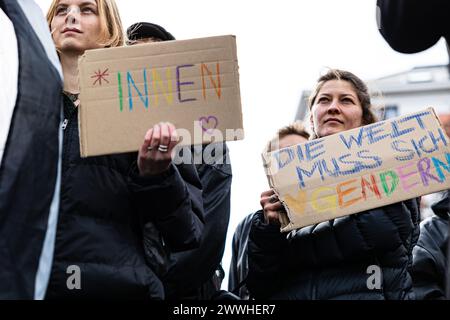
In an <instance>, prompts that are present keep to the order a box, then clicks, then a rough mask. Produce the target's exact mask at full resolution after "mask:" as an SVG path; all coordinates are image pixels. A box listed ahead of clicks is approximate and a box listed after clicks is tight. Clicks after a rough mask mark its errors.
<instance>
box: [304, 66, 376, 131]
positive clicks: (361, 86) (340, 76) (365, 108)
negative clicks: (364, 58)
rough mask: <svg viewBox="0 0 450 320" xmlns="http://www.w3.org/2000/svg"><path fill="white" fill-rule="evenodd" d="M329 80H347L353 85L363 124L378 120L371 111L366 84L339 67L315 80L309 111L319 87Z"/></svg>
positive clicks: (309, 100)
mask: <svg viewBox="0 0 450 320" xmlns="http://www.w3.org/2000/svg"><path fill="white" fill-rule="evenodd" d="M331 80H343V81H347V82H349V83H350V84H351V85H352V86H353V88H354V89H355V92H356V95H357V96H358V99H359V101H360V103H361V106H362V124H363V125H367V124H371V123H374V122H377V121H378V120H377V117H376V115H375V114H374V113H373V111H372V103H371V101H370V94H369V89H368V88H367V85H366V84H365V83H364V81H362V80H361V79H360V78H358V77H357V76H355V75H354V74H353V73H351V72H349V71H344V70H339V69H330V70H329V71H328V72H327V73H326V74H324V75H323V76H321V77H320V78H319V79H318V80H317V85H316V87H315V89H314V90H313V92H312V93H311V95H310V96H309V99H308V107H309V110H310V111H311V109H312V107H313V106H314V103H315V102H316V98H317V95H318V94H319V91H320V89H322V87H323V85H324V84H325V82H327V81H331Z"/></svg>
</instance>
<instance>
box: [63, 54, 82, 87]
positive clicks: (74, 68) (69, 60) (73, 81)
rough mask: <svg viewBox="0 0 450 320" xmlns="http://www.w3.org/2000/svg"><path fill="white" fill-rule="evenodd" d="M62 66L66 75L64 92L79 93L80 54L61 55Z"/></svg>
mask: <svg viewBox="0 0 450 320" xmlns="http://www.w3.org/2000/svg"><path fill="white" fill-rule="evenodd" d="M59 57H60V60H61V66H62V70H63V75H64V91H67V92H70V93H79V92H80V88H79V86H78V57H79V55H78V54H65V53H60V56H59Z"/></svg>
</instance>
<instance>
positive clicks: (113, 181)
mask: <svg viewBox="0 0 450 320" xmlns="http://www.w3.org/2000/svg"><path fill="white" fill-rule="evenodd" d="M47 20H48V23H49V26H50V29H51V32H52V36H53V40H54V42H55V45H56V48H57V50H58V53H59V57H60V61H61V65H62V68H63V73H64V79H65V81H64V93H63V94H64V116H65V119H66V120H65V125H64V127H65V128H64V146H63V168H62V187H61V206H60V212H59V220H58V228H57V234H56V243H55V253H54V259H53V267H52V273H51V278H50V282H49V287H48V290H47V298H57V299H58V298H71V297H74V298H129V299H146V298H151V299H163V298H164V289H163V285H162V282H161V280H160V276H161V275H158V274H157V273H158V271H157V270H155V269H156V268H155V267H154V266H152V267H150V266H149V265H148V264H146V262H145V257H144V249H143V239H142V227H143V225H144V224H146V223H148V222H152V223H153V224H154V226H155V228H154V229H155V233H156V237H160V239H161V241H159V242H155V245H156V246H160V248H156V249H155V251H157V252H163V251H164V250H170V251H171V252H176V251H180V250H188V249H192V248H195V247H196V246H197V245H198V243H199V239H200V237H201V231H202V227H203V224H202V222H201V221H202V217H203V202H202V196H201V184H200V182H199V178H198V175H197V172H196V170H195V167H194V166H193V165H180V166H175V165H174V164H173V163H172V159H171V150H172V149H173V148H174V147H175V145H176V130H175V127H174V126H173V125H172V124H170V123H159V124H156V125H155V126H154V127H153V128H151V129H149V130H148V132H147V133H146V135H145V139H144V138H143V141H142V146H141V148H140V149H139V152H138V153H128V154H120V155H111V156H100V157H91V158H84V159H81V158H80V154H79V142H78V135H79V132H78V120H77V113H78V108H79V100H78V94H79V89H78V58H79V56H80V55H82V54H83V53H84V52H85V50H89V49H96V48H107V47H117V46H122V45H123V43H124V36H123V31H122V24H121V20H120V17H119V13H118V10H117V7H116V4H115V3H114V1H113V0H55V1H53V2H52V4H51V7H50V9H49V11H48V14H47Z"/></svg>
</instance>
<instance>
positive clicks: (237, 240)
mask: <svg viewBox="0 0 450 320" xmlns="http://www.w3.org/2000/svg"><path fill="white" fill-rule="evenodd" d="M253 215H254V214H253V213H252V214H249V215H248V216H246V217H245V218H244V219H243V220H242V221H241V222H240V223H239V224H238V226H237V227H236V230H235V231H234V235H233V241H232V244H231V245H232V247H231V262H230V272H229V275H228V290H230V291H231V292H233V293H235V294H237V295H238V296H239V297H241V298H242V299H245V300H247V299H249V297H250V294H249V292H248V289H247V287H246V285H245V280H246V278H247V274H248V253H247V247H248V246H247V243H248V237H249V234H250V229H251V226H252V219H253Z"/></svg>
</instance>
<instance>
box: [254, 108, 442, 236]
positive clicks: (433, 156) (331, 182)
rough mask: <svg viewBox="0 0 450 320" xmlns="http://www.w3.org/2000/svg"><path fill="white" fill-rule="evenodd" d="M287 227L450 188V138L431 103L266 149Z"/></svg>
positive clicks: (271, 180)
mask: <svg viewBox="0 0 450 320" xmlns="http://www.w3.org/2000/svg"><path fill="white" fill-rule="evenodd" d="M263 161H264V166H265V168H266V173H267V176H268V179H269V184H270V185H271V187H272V188H274V189H275V190H276V192H277V193H278V195H279V198H280V200H281V201H282V203H283V204H284V206H285V209H286V212H287V216H284V217H283V221H284V222H283V225H282V231H289V230H292V229H296V228H300V227H303V226H307V225H312V224H315V223H319V222H322V221H327V220H330V219H333V218H336V217H340V216H345V215H349V214H352V213H357V212H361V211H364V210H368V209H372V208H376V207H380V206H383V205H387V204H391V203H395V202H399V201H402V200H406V199H411V198H414V197H418V196H421V195H425V194H429V193H433V192H436V191H440V190H444V189H449V188H450V143H449V139H448V137H447V136H446V135H445V133H444V130H443V129H442V128H441V126H440V123H439V121H438V119H437V117H436V114H435V112H434V110H433V109H432V108H430V109H426V110H424V111H421V112H417V113H414V114H410V115H406V116H402V117H399V118H395V119H392V120H387V121H382V122H377V123H374V124H371V125H367V126H364V127H360V128H356V129H352V130H349V131H346V132H342V133H338V134H334V135H331V136H329V137H325V138H322V139H316V140H311V141H308V142H306V143H302V144H299V145H296V146H292V147H290V148H285V149H280V150H277V151H274V152H271V153H269V154H263Z"/></svg>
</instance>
